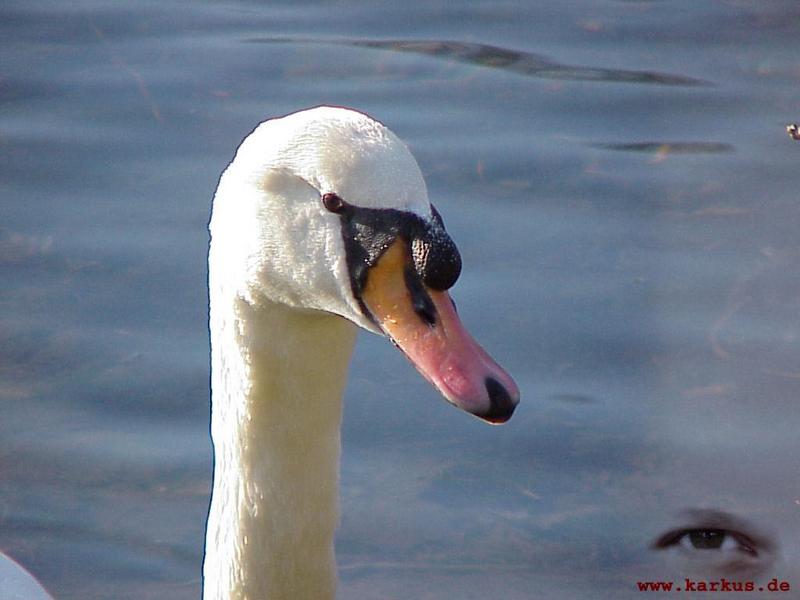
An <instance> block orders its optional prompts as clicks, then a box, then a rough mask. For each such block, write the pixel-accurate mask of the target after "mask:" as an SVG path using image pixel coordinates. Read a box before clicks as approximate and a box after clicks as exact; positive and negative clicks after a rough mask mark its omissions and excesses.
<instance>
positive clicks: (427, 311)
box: [403, 265, 437, 327]
mask: <svg viewBox="0 0 800 600" xmlns="http://www.w3.org/2000/svg"><path fill="white" fill-rule="evenodd" d="M403 276H404V278H405V281H406V287H407V288H408V291H409V293H410V294H411V306H412V308H413V309H414V312H415V313H417V315H419V317H420V318H421V319H422V320H423V321H425V322H426V323H427V324H428V325H430V326H431V327H433V326H434V325H436V314H437V313H436V306H435V305H434V303H433V300H431V296H430V294H428V292H427V291H425V287H424V286H423V285H422V283H421V282H420V280H419V277H417V274H416V272H415V271H414V269H413V267H412V266H411V265H406V268H405V270H404V271H403Z"/></svg>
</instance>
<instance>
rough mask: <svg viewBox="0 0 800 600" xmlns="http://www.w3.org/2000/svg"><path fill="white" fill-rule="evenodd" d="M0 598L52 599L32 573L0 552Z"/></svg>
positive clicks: (8, 599) (9, 599)
mask: <svg viewBox="0 0 800 600" xmlns="http://www.w3.org/2000/svg"><path fill="white" fill-rule="evenodd" d="M0 598H2V600H53V597H52V596H50V594H48V593H47V592H46V591H45V589H44V588H43V587H42V585H41V584H40V583H39V582H38V581H36V579H35V578H34V576H33V575H31V574H30V573H28V572H27V571H26V570H25V569H24V568H23V567H21V566H19V565H18V564H17V563H16V562H15V561H14V559H13V558H11V557H9V556H6V555H5V554H3V553H2V552H0Z"/></svg>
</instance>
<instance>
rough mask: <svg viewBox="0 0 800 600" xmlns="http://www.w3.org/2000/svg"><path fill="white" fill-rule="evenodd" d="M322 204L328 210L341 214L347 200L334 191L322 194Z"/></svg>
mask: <svg viewBox="0 0 800 600" xmlns="http://www.w3.org/2000/svg"><path fill="white" fill-rule="evenodd" d="M322 205H323V206H324V207H325V209H326V210H328V211H329V212H332V213H335V214H337V215H338V214H341V213H342V212H343V211H344V207H345V201H344V200H342V199H341V198H340V197H339V196H337V195H336V194H334V193H332V192H328V193H327V194H323V195H322Z"/></svg>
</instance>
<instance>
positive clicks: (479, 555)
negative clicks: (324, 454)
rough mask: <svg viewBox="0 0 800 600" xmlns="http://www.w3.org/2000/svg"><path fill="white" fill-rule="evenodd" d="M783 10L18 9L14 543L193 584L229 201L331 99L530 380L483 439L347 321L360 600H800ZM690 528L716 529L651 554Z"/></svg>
mask: <svg viewBox="0 0 800 600" xmlns="http://www.w3.org/2000/svg"><path fill="white" fill-rule="evenodd" d="M798 25H800V6H798V5H797V3H796V2H794V1H791V0H787V1H783V2H782V1H770V2H761V1H752V2H746V1H741V2H734V1H730V2H715V3H698V2H694V1H690V0H686V1H669V2H667V1H661V2H659V1H649V2H648V1H638V2H637V1H621V0H619V1H617V0H591V1H586V2H558V3H556V2H552V3H524V2H519V1H516V2H500V3H497V2H493V3H489V2H485V3H484V2H464V3H428V2H419V3H408V2H405V3H401V4H397V3H390V2H371V3H357V2H343V3H337V5H335V6H328V5H326V4H317V3H311V2H305V3H294V2H286V3H274V2H273V3H270V5H269V6H263V5H262V4H260V3H256V2H238V3H233V2H228V3H200V2H195V3H178V2H170V1H166V2H164V1H162V2H137V3H130V4H122V3H117V4H115V3H111V2H106V1H102V0H97V1H93V2H92V1H78V2H71V3H63V2H48V1H42V2H28V1H24V2H23V1H21V0H10V1H7V2H5V3H4V4H3V6H2V7H0V281H2V285H0V402H2V404H1V405H0V406H1V407H2V412H1V413H0V415H2V418H0V549H2V550H4V551H6V552H8V553H9V554H11V555H13V556H14V557H15V558H16V559H17V560H19V561H20V562H21V563H23V564H25V565H26V566H27V567H28V568H29V569H30V570H31V571H33V572H34V573H35V574H36V575H37V576H38V577H39V578H40V579H41V580H42V581H43V582H44V583H45V585H46V586H47V587H48V588H49V589H50V590H51V591H52V593H53V594H54V595H55V596H56V597H57V598H58V599H59V600H60V599H81V600H90V599H126V598H130V599H137V600H141V599H149V598H159V599H160V598H171V599H173V598H174V599H183V598H197V597H198V595H199V589H200V565H201V561H202V547H203V529H204V522H205V513H206V509H207V502H208V493H209V486H210V476H211V462H210V461H211V446H210V441H209V438H208V415H209V408H208V405H209V397H208V396H209V394H208V339H207V330H206V310H207V302H206V291H205V277H206V271H205V269H206V265H205V254H206V245H207V233H206V229H205V227H206V223H207V219H208V215H209V209H210V200H211V197H212V194H213V191H214V189H215V186H216V181H217V177H218V176H219V173H220V172H221V170H222V169H223V168H224V167H225V165H226V164H227V162H228V161H229V160H230V158H231V156H232V153H233V151H234V149H235V148H236V146H237V145H238V143H239V142H240V141H241V139H242V138H243V137H244V136H245V135H246V134H247V133H248V132H249V131H250V130H251V129H252V128H253V127H254V126H255V125H256V124H257V123H258V122H259V121H261V120H263V119H265V118H268V117H271V116H277V115H282V114H286V113H288V112H291V111H294V110H297V109H300V108H304V107H308V106H313V105H317V104H320V103H330V104H338V105H347V106H353V107H357V108H359V109H361V110H363V111H366V112H368V113H370V114H372V115H374V116H375V117H377V118H379V119H380V120H382V121H383V122H384V123H386V124H387V125H389V126H390V127H391V128H392V129H393V130H394V131H395V132H396V133H397V134H398V135H400V136H401V137H402V138H403V139H405V140H406V141H407V142H408V143H409V145H410V147H411V149H412V151H413V152H414V154H415V155H416V156H417V158H418V160H419V162H420V165H421V167H422V170H423V172H424V174H425V176H426V179H427V181H428V186H429V190H430V195H431V198H432V200H433V201H434V203H435V204H436V205H437V207H438V208H439V210H440V212H441V213H442V214H443V215H444V218H445V221H446V223H447V226H448V230H449V231H450V233H451V235H452V237H453V238H454V239H455V240H456V242H457V243H458V244H459V248H460V250H461V253H462V256H463V259H464V264H465V268H464V273H463V275H462V277H461V279H460V281H459V283H458V284H457V286H456V288H455V289H454V296H455V297H456V299H457V301H458V305H459V310H460V314H461V315H462V318H463V319H464V320H465V321H466V323H467V325H468V326H469V328H470V329H471V330H472V331H473V333H474V334H475V336H476V337H477V338H478V339H479V340H480V341H481V342H482V343H483V345H484V346H485V347H486V348H487V349H488V350H489V351H490V352H491V353H492V354H493V355H494V356H495V357H496V358H497V359H498V360H499V362H500V363H501V364H503V365H504V366H505V367H506V368H508V370H509V371H510V372H511V373H512V374H513V375H514V376H515V377H516V379H517V382H518V383H519V384H520V387H521V389H522V394H523V404H522V405H521V406H520V407H519V409H518V411H517V413H516V414H515V416H514V418H513V419H512V421H511V422H510V423H509V424H508V425H506V426H504V427H487V426H486V425H484V424H482V423H480V422H478V421H477V420H475V419H472V418H470V417H468V416H467V415H465V414H462V413H459V412H457V411H455V410H453V409H452V408H451V407H450V406H449V405H447V404H446V403H445V402H442V401H441V400H440V399H439V398H438V396H437V394H436V392H435V391H434V390H432V389H431V388H430V387H429V386H428V385H427V384H426V383H425V382H424V381H422V379H421V378H420V377H419V375H418V374H417V373H416V372H415V371H414V369H413V368H412V367H411V366H410V365H408V364H406V362H405V361H404V359H403V358H402V356H400V355H399V353H397V352H396V351H395V350H394V349H393V348H392V347H391V346H390V344H387V343H386V342H385V340H381V339H379V338H377V337H375V336H371V335H366V334H364V335H362V336H360V338H359V345H358V348H357V351H356V354H355V357H354V360H353V367H352V371H351V376H350V381H349V385H348V390H347V400H346V415H345V422H344V439H343V446H344V455H343V465H342V490H341V496H342V512H343V514H342V524H341V527H340V530H339V534H338V538H337V553H338V561H339V566H340V580H341V584H340V597H342V598H364V599H367V598H369V599H371V598H382V599H383V598H416V599H426V598H431V599H433V598H437V599H439V598H480V599H485V598H498V599H500V598H503V599H512V600H513V599H522V598H526V599H527V598H559V599H561V598H563V599H573V598H574V599H584V598H601V599H603V598H609V599H610V598H641V597H642V593H640V592H638V591H637V589H636V581H639V580H643V579H657V578H662V579H667V580H668V579H674V580H675V581H677V582H682V581H683V580H684V578H685V577H692V578H694V579H705V580H718V579H719V578H720V577H726V578H727V579H729V580H741V581H746V580H754V581H763V582H768V581H769V580H770V579H772V578H778V579H779V580H785V581H787V582H789V583H790V584H791V585H792V586H793V589H795V590H796V589H800V542H798V540H800V462H799V461H798V458H797V457H798V450H800V443H798V441H797V438H798V436H797V433H796V432H797V431H798V428H800V411H798V410H797V402H798V398H800V319H798V314H800V266H799V265H800V241H798V240H799V239H800V238H799V236H798V230H799V229H800V209H799V208H798V195H797V190H798V179H797V174H798V162H799V161H800V142H794V141H792V140H791V139H789V137H788V136H787V135H786V132H785V126H786V124H787V123H790V122H792V121H795V120H800V65H799V64H798V61H797V57H798V56H800V36H799V35H798ZM701 509H702V511H705V512H702V511H701ZM688 529H695V530H708V529H715V530H724V531H725V532H726V536H727V541H726V543H725V544H723V547H721V548H718V549H713V548H712V549H695V548H693V547H692V546H691V544H688V543H687V541H686V540H687V539H688V538H687V537H686V536H684V540H683V542H681V543H676V544H673V545H671V546H670V547H668V548H664V549H660V550H654V549H653V548H652V545H653V543H654V542H655V541H656V540H657V539H658V538H659V537H663V536H664V535H665V534H666V533H668V532H671V531H672V532H675V531H678V532H680V531H683V530H688ZM742 539H746V540H749V542H748V543H750V545H752V546H754V548H751V549H752V550H753V553H749V552H744V551H743V550H742V549H741V543H740V542H737V541H736V540H742ZM743 557H744V558H745V559H746V560H744V561H743V560H741V559H742V558H743ZM744 563H746V564H744ZM740 595H741V594H740ZM704 597H712V595H710V594H708V595H706V596H704Z"/></svg>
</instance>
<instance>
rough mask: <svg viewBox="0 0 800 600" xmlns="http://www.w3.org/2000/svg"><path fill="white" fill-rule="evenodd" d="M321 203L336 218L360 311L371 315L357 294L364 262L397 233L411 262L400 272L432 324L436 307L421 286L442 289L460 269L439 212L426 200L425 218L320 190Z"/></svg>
mask: <svg viewBox="0 0 800 600" xmlns="http://www.w3.org/2000/svg"><path fill="white" fill-rule="evenodd" d="M322 203H323V205H324V206H325V208H326V209H327V210H329V211H330V212H332V213H335V214H338V215H339V217H340V219H341V227H342V238H343V240H344V247H345V252H346V255H347V266H348V271H349V272H350V285H351V287H352V290H353V295H354V296H355V297H356V299H357V300H358V302H359V304H360V305H361V309H362V311H363V312H364V314H365V315H368V316H370V318H372V316H371V315H370V312H369V310H367V308H366V306H365V305H364V302H363V301H362V299H361V293H362V291H363V290H364V286H365V285H366V281H367V275H368V273H369V268H370V267H372V266H374V265H375V264H376V263H377V262H378V259H379V258H380V257H381V256H382V255H383V253H384V252H385V251H386V250H387V249H388V248H389V246H391V245H392V243H393V242H394V241H395V240H396V239H397V238H398V237H399V238H401V239H403V240H405V241H406V243H408V245H409V247H410V249H411V257H410V261H409V262H410V264H409V265H408V268H407V269H406V272H405V273H404V275H405V280H406V286H407V287H408V289H409V292H410V293H411V296H412V301H413V302H414V310H415V311H416V312H417V314H418V315H420V318H422V319H423V320H424V321H425V322H426V323H428V324H429V325H434V324H435V322H436V309H435V307H434V305H433V301H432V300H431V299H430V296H429V295H428V293H427V291H426V290H425V287H426V286H427V287H428V288H431V289H433V290H439V291H443V290H447V289H449V288H451V287H452V286H453V284H454V283H455V282H456V280H457V279H458V276H459V274H460V273H461V256H460V254H459V253H458V248H456V245H455V244H454V243H453V240H451V239H450V236H449V235H447V231H445V228H444V223H443V222H442V217H441V215H439V212H438V211H437V210H436V209H435V208H434V207H433V206H431V211H432V218H431V219H430V220H428V221H426V220H424V219H422V218H421V217H419V216H418V215H415V214H413V213H410V212H405V211H401V210H396V209H393V208H361V207H358V206H353V205H351V204H348V203H347V202H346V201H345V200H343V199H342V198H341V197H340V196H338V195H337V194H335V193H326V194H324V195H323V196H322ZM423 284H424V285H423Z"/></svg>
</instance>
